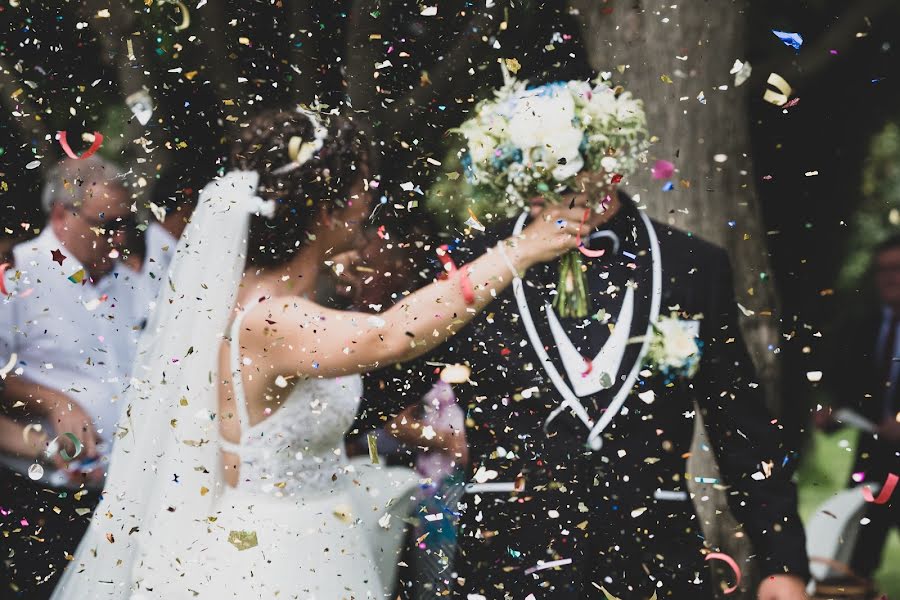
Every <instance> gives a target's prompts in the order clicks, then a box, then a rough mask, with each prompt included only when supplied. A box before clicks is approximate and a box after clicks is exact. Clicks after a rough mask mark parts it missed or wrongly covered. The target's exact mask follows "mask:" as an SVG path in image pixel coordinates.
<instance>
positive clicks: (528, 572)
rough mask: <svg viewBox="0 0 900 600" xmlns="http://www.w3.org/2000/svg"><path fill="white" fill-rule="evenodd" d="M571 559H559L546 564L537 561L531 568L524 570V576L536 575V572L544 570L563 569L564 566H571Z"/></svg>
mask: <svg viewBox="0 0 900 600" xmlns="http://www.w3.org/2000/svg"><path fill="white" fill-rule="evenodd" d="M571 564H572V559H571V558H561V559H559V560H551V561H548V562H543V561H538V564H536V565H535V566H533V567H529V568H527V569H525V574H526V575H531V574H532V573H537V572H538V571H543V570H544V569H554V568H556V567H564V566H565V565H571Z"/></svg>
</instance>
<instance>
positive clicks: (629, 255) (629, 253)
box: [622, 251, 637, 260]
mask: <svg viewBox="0 0 900 600" xmlns="http://www.w3.org/2000/svg"><path fill="white" fill-rule="evenodd" d="M622 254H624V255H625V256H627V257H628V258H630V259H631V260H634V259H635V258H637V255H635V254H632V253H631V252H625V251H623V252H622Z"/></svg>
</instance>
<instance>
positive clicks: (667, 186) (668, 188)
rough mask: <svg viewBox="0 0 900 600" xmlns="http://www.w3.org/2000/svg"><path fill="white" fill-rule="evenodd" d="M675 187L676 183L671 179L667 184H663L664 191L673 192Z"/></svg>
mask: <svg viewBox="0 0 900 600" xmlns="http://www.w3.org/2000/svg"><path fill="white" fill-rule="evenodd" d="M674 189H675V184H674V183H672V182H671V181H667V182H666V184H665V185H664V186H662V191H664V192H671V191H672V190H674Z"/></svg>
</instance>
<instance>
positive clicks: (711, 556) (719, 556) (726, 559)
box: [704, 552, 741, 594]
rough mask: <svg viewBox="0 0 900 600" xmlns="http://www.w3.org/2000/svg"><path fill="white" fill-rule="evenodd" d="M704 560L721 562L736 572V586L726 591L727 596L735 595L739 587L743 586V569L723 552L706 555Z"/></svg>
mask: <svg viewBox="0 0 900 600" xmlns="http://www.w3.org/2000/svg"><path fill="white" fill-rule="evenodd" d="M704 560H721V561H722V562H724V563H725V564H726V565H728V566H729V567H731V570H732V571H734V576H735V577H736V578H737V581H735V582H734V585H733V586H731V587H730V588H728V589H726V590H725V593H726V594H731V593H734V592H735V591H736V590H737V589H738V586H739V585H741V568H740V567H739V566H738V564H737V563H736V562H734V559H733V558H731V557H730V556H728V555H727V554H722V553H721V552H710V553H709V554H707V555H706V558H705V559H704Z"/></svg>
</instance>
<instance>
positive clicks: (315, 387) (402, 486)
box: [135, 303, 416, 600]
mask: <svg viewBox="0 0 900 600" xmlns="http://www.w3.org/2000/svg"><path fill="white" fill-rule="evenodd" d="M255 305H256V303H253V304H252V305H249V306H248V307H246V309H245V310H244V311H243V312H241V313H240V314H239V315H238V316H237V318H236V319H235V320H234V324H233V326H232V328H231V342H230V344H231V370H232V385H233V389H234V397H235V403H236V404H237V409H238V415H237V416H238V418H239V420H240V424H241V440H240V443H239V444H228V443H226V442H220V444H221V445H222V446H223V448H224V449H225V450H227V451H229V452H233V453H235V454H237V455H238V456H240V458H241V463H240V482H239V484H238V486H237V487H236V488H232V487H230V486H229V487H226V488H225V490H224V492H223V493H222V494H221V496H220V498H218V500H217V501H216V502H215V504H214V505H213V508H214V510H215V512H214V513H213V514H212V515H211V517H212V518H211V519H208V520H206V521H198V522H197V528H196V530H195V531H194V532H193V533H192V534H191V535H190V536H187V535H186V532H183V531H182V532H177V535H178V537H179V540H180V541H178V542H177V543H173V544H170V543H168V541H167V540H165V538H164V539H163V540H161V541H162V542H163V543H161V544H158V550H157V552H154V553H151V555H153V557H152V559H151V560H152V561H157V560H158V561H159V562H158V564H157V565H152V564H150V565H145V569H144V570H143V571H144V573H145V578H144V579H143V581H142V582H141V587H142V588H144V589H145V590H152V595H148V596H147V597H148V598H149V597H153V598H165V599H169V598H180V597H182V596H183V595H185V592H186V591H189V592H190V594H191V596H192V597H196V598H210V599H231V598H235V599H237V598H240V599H247V600H249V599H255V598H284V599H291V598H302V599H310V600H312V599H316V600H339V599H344V598H346V599H348V600H349V599H351V598H354V599H361V598H385V597H387V596H386V595H387V594H389V593H390V589H389V588H390V587H391V585H392V584H393V573H394V571H395V569H396V565H397V562H398V561H399V560H400V558H399V555H398V554H399V549H400V542H401V541H402V540H401V537H402V535H403V529H402V528H403V526H404V522H403V518H404V517H405V516H407V514H408V511H409V508H410V504H409V496H410V492H411V491H412V488H413V486H414V485H415V483H416V480H415V477H414V475H413V473H412V472H411V471H409V470H407V469H400V468H379V467H377V466H375V465H372V464H371V461H370V460H369V458H368V457H366V458H365V460H364V461H352V462H351V461H349V460H348V459H347V457H346V455H345V452H344V434H345V432H346V431H347V429H348V428H349V427H350V425H351V424H352V423H353V419H354V416H355V415H356V410H357V407H358V405H359V401H360V395H361V393H362V380H361V378H360V376H359V375H353V376H348V377H340V378H334V379H307V380H305V381H301V382H298V383H297V384H296V386H295V387H294V389H293V390H292V391H291V393H290V395H289V396H288V398H287V399H286V400H285V402H284V403H283V404H282V406H281V407H280V408H279V409H278V410H276V411H275V412H274V413H273V414H272V415H271V416H269V417H267V418H265V419H263V420H262V421H260V422H259V423H256V424H255V425H252V426H250V427H248V426H247V425H248V423H249V422H250V419H249V414H248V411H247V403H246V397H245V393H244V386H243V382H242V377H241V359H240V342H239V335H240V331H241V322H242V320H243V318H244V315H246V314H247V312H249V311H250V310H252V308H253V307H254V306H255ZM385 515H391V516H390V517H385ZM379 520H380V521H381V524H379ZM254 536H255V543H256V545H255V546H253V547H251V548H246V549H241V548H243V547H244V546H245V545H251V544H252V543H253V541H252V538H253V537H254ZM248 538H249V539H250V540H251V541H250V542H249V543H248ZM187 540H190V545H189V548H190V551H189V552H185V549H184V544H185V541H187ZM186 555H187V556H186ZM379 567H381V568H379ZM194 592H196V593H197V595H196V596H193V594H194ZM142 597H143V596H142V595H135V598H142Z"/></svg>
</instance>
